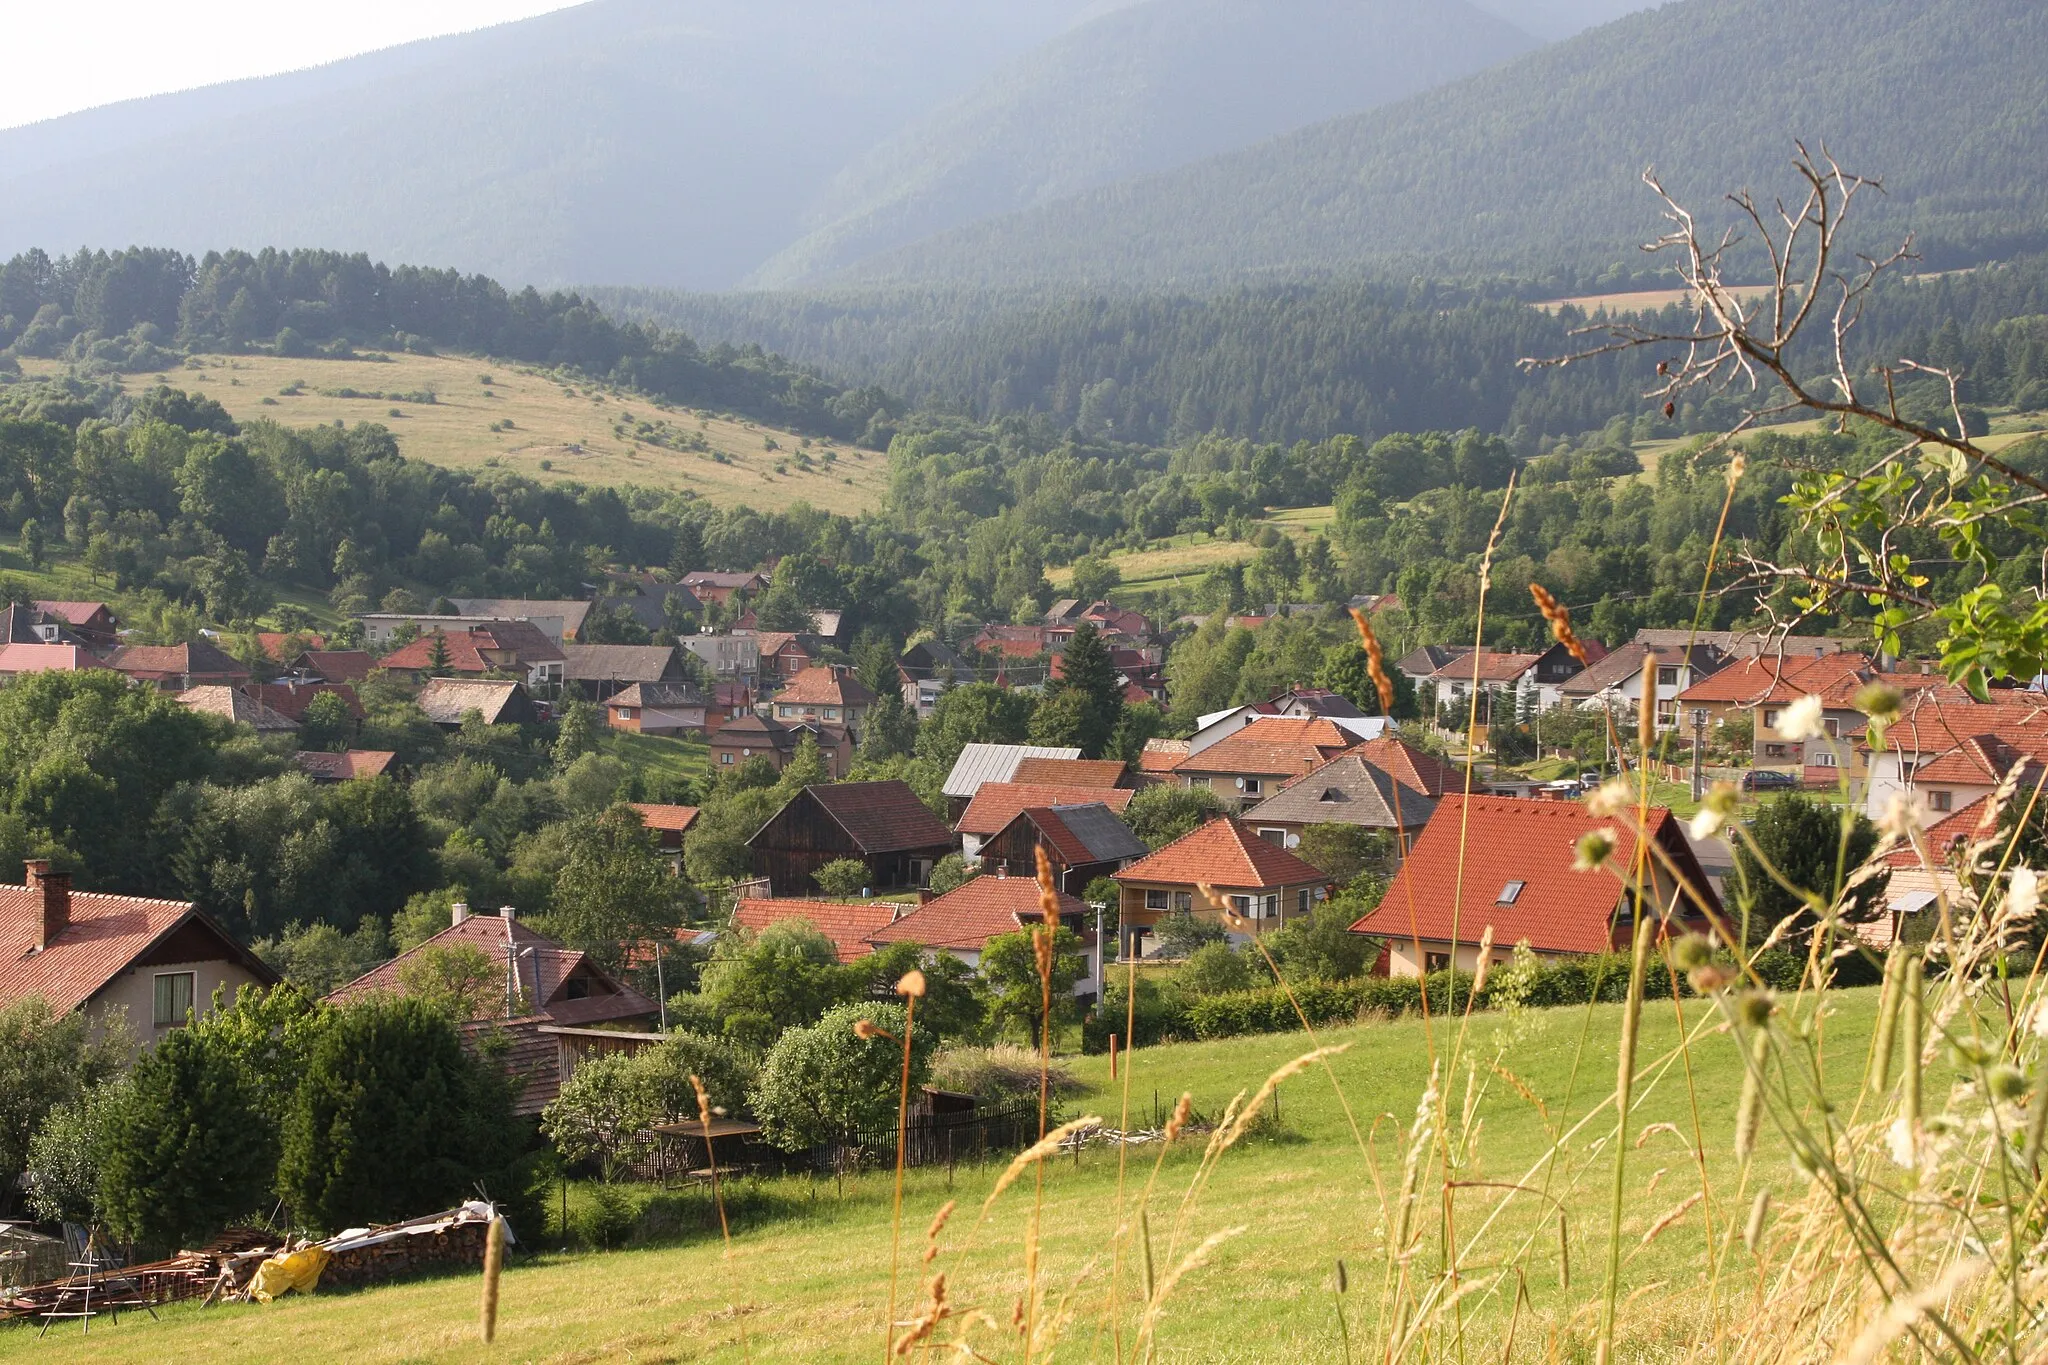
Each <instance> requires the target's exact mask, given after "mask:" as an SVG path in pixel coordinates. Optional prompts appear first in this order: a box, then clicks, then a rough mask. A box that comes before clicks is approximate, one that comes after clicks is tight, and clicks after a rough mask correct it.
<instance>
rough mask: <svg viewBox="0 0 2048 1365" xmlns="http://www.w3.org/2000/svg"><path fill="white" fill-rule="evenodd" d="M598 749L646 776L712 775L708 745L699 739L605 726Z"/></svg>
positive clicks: (697, 776)
mask: <svg viewBox="0 0 2048 1365" xmlns="http://www.w3.org/2000/svg"><path fill="white" fill-rule="evenodd" d="M598 749H599V751H600V752H601V753H605V754H609V755H611V756H612V757H613V758H616V759H619V760H621V761H622V762H624V763H625V764H626V766H627V767H629V768H631V769H633V770H634V771H635V772H637V773H640V774H642V775H643V776H647V777H656V778H663V779H671V780H672V779H678V778H705V777H709V776H710V775H711V746H710V745H709V744H707V743H705V742H704V741H703V740H701V739H682V738H672V737H670V736H668V735H636V734H632V733H630V732H629V731H625V730H607V731H605V733H604V735H603V737H602V738H600V739H599V740H598Z"/></svg>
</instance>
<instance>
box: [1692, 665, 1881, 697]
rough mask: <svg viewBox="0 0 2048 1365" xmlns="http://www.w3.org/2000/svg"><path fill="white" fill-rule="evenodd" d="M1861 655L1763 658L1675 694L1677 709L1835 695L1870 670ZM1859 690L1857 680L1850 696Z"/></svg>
mask: <svg viewBox="0 0 2048 1365" xmlns="http://www.w3.org/2000/svg"><path fill="white" fill-rule="evenodd" d="M1870 663H1871V661H1870V658H1869V657H1868V656H1867V655H1863V654H1847V653H1843V654H1828V655H1823V656H1821V657H1819V658H1802V657H1796V656H1795V657H1787V658H1782V659H1781V658H1779V657H1777V656H1776V655H1772V654H1764V655H1760V656H1758V657H1756V658H1752V659H1742V660H1738V661H1737V662H1735V663H1733V664H1730V665H1729V666H1728V667H1726V668H1724V669H1722V670H1721V671H1720V672H1718V673H1715V674H1713V675H1711V676H1709V677H1706V678H1702V679H1700V681H1698V682H1696V683H1694V684H1693V685H1692V686H1691V687H1688V688H1686V689H1685V691H1683V692H1681V693H1679V694H1678V702H1679V705H1681V706H1687V705H1694V704H1697V703H1700V702H1718V703H1724V704H1726V705H1730V706H1760V705H1762V704H1763V703H1765V702H1790V701H1797V700H1798V699H1799V698H1801V697H1804V696H1809V695H1820V694H1823V693H1828V692H1832V691H1835V690H1837V689H1839V688H1840V687H1842V686H1843V685H1844V683H1845V682H1846V681H1847V680H1849V679H1854V678H1856V675H1857V673H1858V672H1859V671H1861V670H1867V669H1868V668H1869V667H1870ZM1861 686H1862V682H1861V680H1858V681H1856V682H1855V683H1854V685H1853V686H1852V687H1851V688H1850V691H1851V692H1852V693H1853V692H1854V691H1855V689H1856V688H1859V687H1861Z"/></svg>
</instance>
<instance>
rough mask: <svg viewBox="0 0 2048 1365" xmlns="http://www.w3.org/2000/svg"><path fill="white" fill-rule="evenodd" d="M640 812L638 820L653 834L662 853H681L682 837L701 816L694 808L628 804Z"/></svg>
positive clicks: (638, 803)
mask: <svg viewBox="0 0 2048 1365" xmlns="http://www.w3.org/2000/svg"><path fill="white" fill-rule="evenodd" d="M630 804H631V805H632V807H633V809H634V810H636V811H639V812H640V819H641V821H642V823H644V824H645V825H646V826H647V828H648V829H650V830H652V831H653V832H654V836H655V840H656V842H658V843H659V844H660V845H661V850H662V852H664V853H681V852H682V851H683V836H684V835H685V834H688V833H689V832H690V826H692V825H694V824H696V823H697V817H698V816H699V815H700V814H702V812H701V811H699V810H698V809H697V807H695V806H664V805H657V804H655V803H654V802H651V801H634V802H632V803H630Z"/></svg>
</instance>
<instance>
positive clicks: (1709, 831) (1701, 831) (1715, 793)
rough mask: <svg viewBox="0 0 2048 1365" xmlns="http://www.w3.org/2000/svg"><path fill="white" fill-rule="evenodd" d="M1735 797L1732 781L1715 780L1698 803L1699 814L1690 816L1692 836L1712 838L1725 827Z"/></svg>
mask: <svg viewBox="0 0 2048 1365" xmlns="http://www.w3.org/2000/svg"><path fill="white" fill-rule="evenodd" d="M1736 799H1737V798H1736V791H1735V784H1734V783H1733V782H1716V783H1715V784H1714V786H1713V789H1712V790H1710V791H1709V792H1708V793H1707V798H1706V800H1704V801H1702V802H1701V803H1700V810H1699V814H1697V815H1695V816H1693V818H1692V824H1691V826H1690V828H1691V830H1692V837H1693V838H1695V839H1712V838H1714V837H1715V836H1717V835H1719V834H1720V833H1721V831H1722V830H1724V829H1726V828H1727V827H1728V819H1729V817H1730V816H1732V815H1734V814H1735V803H1736Z"/></svg>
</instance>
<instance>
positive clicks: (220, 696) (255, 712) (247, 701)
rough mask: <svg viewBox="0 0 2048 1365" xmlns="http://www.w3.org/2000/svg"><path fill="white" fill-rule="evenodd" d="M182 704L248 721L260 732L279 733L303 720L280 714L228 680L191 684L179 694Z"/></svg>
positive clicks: (207, 713) (296, 726)
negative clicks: (191, 685)
mask: <svg viewBox="0 0 2048 1365" xmlns="http://www.w3.org/2000/svg"><path fill="white" fill-rule="evenodd" d="M178 705H180V706H182V707H184V708H186V709H187V710H189V711H198V712H200V713H201V714H203V715H209V716H219V717H220V718H221V719H222V720H229V721H233V722H234V723H235V724H237V725H246V726H248V727H249V728H251V729H252V730H255V731H256V732H257V733H258V734H277V733H282V732H284V731H287V730H296V729H298V728H299V723H298V722H297V721H295V720H293V719H292V718H291V717H290V716H285V715H280V714H279V713H278V712H276V711H273V710H271V709H270V708H269V707H268V706H265V705H264V704H263V703H262V702H260V701H257V700H256V699H255V698H254V697H252V696H249V695H248V694H247V693H245V692H243V691H242V690H241V689H239V688H234V687H229V686H228V685H227V684H225V683H209V684H206V685H203V686H200V687H192V688H187V689H186V690H185V691H183V692H180V693H179V694H178Z"/></svg>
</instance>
